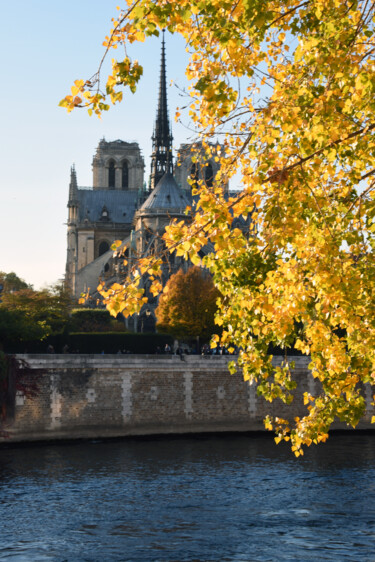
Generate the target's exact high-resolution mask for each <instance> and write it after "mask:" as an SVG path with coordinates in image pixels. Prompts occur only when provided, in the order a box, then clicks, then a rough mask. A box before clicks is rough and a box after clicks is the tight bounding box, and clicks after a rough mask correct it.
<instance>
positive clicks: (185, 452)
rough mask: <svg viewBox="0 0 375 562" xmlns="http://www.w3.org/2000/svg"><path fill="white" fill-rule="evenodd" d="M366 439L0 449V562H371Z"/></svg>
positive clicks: (373, 490) (372, 516) (370, 468)
mask: <svg viewBox="0 0 375 562" xmlns="http://www.w3.org/2000/svg"><path fill="white" fill-rule="evenodd" d="M374 461H375V435H374V434H371V435H364V434H354V433H351V434H348V435H347V434H345V435H333V436H331V438H330V439H329V442H328V443H327V444H326V445H321V446H319V447H315V449H310V450H309V451H307V453H306V455H305V457H303V458H300V459H295V458H294V457H293V456H292V454H291V453H290V451H289V449H288V448H287V447H286V446H280V445H278V446H276V445H275V444H274V442H273V441H272V439H270V438H269V437H259V436H250V435H242V436H239V435H232V436H229V435H226V436H212V437H199V438H198V437H196V438H192V437H186V438H164V439H157V438H149V439H139V440H136V439H131V440H124V441H117V442H98V443H76V444H71V445H48V446H46V445H44V446H41V445H34V446H27V447H11V446H8V447H7V448H1V449H0V560H19V561H27V562H29V561H41V562H43V561H49V560H56V561H63V560H68V561H74V560H87V561H103V562H105V561H110V560H141V561H148V560H174V561H183V560H191V561H210V560H220V561H221V560H223V561H225V560H246V561H258V560H260V561H267V560H272V561H287V560H301V561H318V560H333V561H335V562H341V561H346V560H351V561H355V562H358V561H363V560H365V561H369V562H374V561H375V462H374Z"/></svg>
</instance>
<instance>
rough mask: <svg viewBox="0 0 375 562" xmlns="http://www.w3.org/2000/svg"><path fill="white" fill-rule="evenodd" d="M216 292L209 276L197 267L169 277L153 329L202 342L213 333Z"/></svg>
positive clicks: (217, 296) (217, 293)
mask: <svg viewBox="0 0 375 562" xmlns="http://www.w3.org/2000/svg"><path fill="white" fill-rule="evenodd" d="M218 298H219V291H218V290H217V289H216V287H215V285H214V284H213V281H212V278H211V276H210V275H209V274H208V272H207V271H204V270H203V269H201V268H200V267H197V266H195V267H191V268H189V269H188V270H187V272H186V273H185V272H184V271H183V270H182V269H180V270H179V271H178V272H177V273H175V274H174V275H172V276H171V277H170V278H169V280H168V282H167V284H166V286H165V288H164V292H163V294H162V295H161V296H160V299H159V304H158V307H157V309H156V318H157V328H158V330H159V331H161V332H166V333H171V334H173V335H176V336H178V337H197V336H199V337H200V338H203V339H206V341H207V340H208V339H209V338H210V337H211V336H212V334H213V333H214V332H215V313H216V311H217V304H216V303H217V300H218Z"/></svg>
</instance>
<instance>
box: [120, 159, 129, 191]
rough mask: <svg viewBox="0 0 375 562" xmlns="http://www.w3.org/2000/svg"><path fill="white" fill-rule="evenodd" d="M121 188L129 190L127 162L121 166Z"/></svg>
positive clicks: (124, 161)
mask: <svg viewBox="0 0 375 562" xmlns="http://www.w3.org/2000/svg"><path fill="white" fill-rule="evenodd" d="M121 188H122V189H129V164H128V163H127V161H126V160H123V162H122V164H121Z"/></svg>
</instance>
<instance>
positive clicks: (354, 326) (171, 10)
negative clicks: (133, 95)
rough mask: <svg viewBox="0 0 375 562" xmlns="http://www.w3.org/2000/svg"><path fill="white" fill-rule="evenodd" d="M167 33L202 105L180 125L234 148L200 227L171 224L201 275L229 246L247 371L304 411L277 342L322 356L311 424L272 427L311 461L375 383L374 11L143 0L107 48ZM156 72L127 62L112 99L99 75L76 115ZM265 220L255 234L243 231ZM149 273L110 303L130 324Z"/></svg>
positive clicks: (236, 324)
mask: <svg viewBox="0 0 375 562" xmlns="http://www.w3.org/2000/svg"><path fill="white" fill-rule="evenodd" d="M164 28H165V29H167V30H168V31H169V32H171V33H178V34H180V35H181V36H183V37H184V38H185V40H186V46H187V49H188V51H189V52H190V62H189V65H188V67H187V69H186V76H187V79H188V80H189V82H190V91H189V94H190V103H187V106H188V107H187V108H186V109H185V110H179V111H178V112H177V115H176V118H177V119H181V120H185V122H186V123H187V124H188V125H189V126H192V127H195V129H196V132H197V137H199V138H200V139H201V140H202V141H203V146H205V147H206V149H207V153H208V154H209V151H210V148H209V144H208V143H207V141H210V140H211V139H215V138H216V135H220V138H221V139H222V144H223V146H224V149H223V150H222V153H221V154H218V155H216V157H217V158H219V159H220V164H221V171H220V173H219V175H218V176H217V178H216V181H215V184H214V186H213V187H208V186H206V185H205V184H204V182H200V185H197V186H196V187H195V193H196V195H197V197H198V201H199V202H198V204H197V206H196V208H195V209H194V212H195V216H194V221H193V222H192V223H191V224H190V225H188V226H187V225H183V224H177V225H172V226H170V227H169V228H168V231H167V233H166V236H165V242H166V244H167V246H168V248H169V250H170V251H176V253H178V254H179V255H183V256H185V257H189V258H190V259H191V260H193V261H194V263H196V264H199V261H200V259H199V255H198V252H199V251H200V249H201V248H202V247H203V246H205V245H207V243H208V242H209V243H211V244H212V245H213V247H214V252H212V254H211V255H208V256H207V257H206V258H204V260H203V265H204V266H205V267H206V268H208V269H209V271H210V272H211V273H212V275H213V278H214V282H215V285H216V286H217V288H218V289H219V290H220V293H221V294H222V304H221V307H220V311H219V314H218V319H219V322H220V323H221V324H222V327H223V337H222V340H223V343H224V344H225V345H228V344H230V343H235V344H236V345H237V346H238V347H239V348H240V350H241V351H240V355H239V359H238V366H239V367H240V368H241V369H242V370H243V373H244V377H245V378H246V379H249V380H250V381H255V382H257V383H258V392H260V393H261V394H262V395H263V396H264V397H265V398H266V399H267V400H273V399H274V398H278V399H281V400H283V401H287V402H289V401H290V400H291V399H292V394H293V388H294V386H295V384H294V381H293V375H292V369H291V367H292V364H291V362H290V359H289V358H288V356H287V354H286V355H285V361H284V364H283V365H282V366H281V367H280V368H278V369H276V370H275V369H274V367H273V366H272V358H271V357H269V356H268V355H267V349H268V346H269V344H270V343H271V342H273V343H274V344H277V345H279V346H281V347H284V348H285V349H286V350H287V348H288V346H289V345H290V343H291V342H294V345H295V347H296V348H297V349H299V350H300V351H301V352H302V353H304V354H307V355H310V356H311V363H310V369H311V372H312V374H313V376H314V377H315V378H316V379H317V380H318V381H319V383H320V388H321V390H320V391H319V392H316V393H315V394H314V395H312V394H311V393H309V392H308V391H306V393H305V403H306V416H305V417H303V418H301V419H297V420H279V419H273V420H271V419H268V420H267V422H266V423H267V427H269V428H274V429H276V432H277V440H280V439H287V440H289V439H290V440H291V443H292V448H293V450H294V451H295V453H296V454H297V455H298V454H300V452H301V447H302V446H303V445H304V444H305V445H309V444H310V443H312V442H314V443H317V442H319V441H321V440H325V439H326V437H327V433H328V430H329V428H330V426H331V424H332V422H333V421H334V420H335V419H339V420H341V421H343V422H346V423H347V424H348V425H353V426H355V425H356V424H357V423H358V421H359V419H360V417H361V416H362V415H363V413H364V411H365V401H364V398H363V396H362V393H361V385H362V383H372V384H374V382H375V314H374V312H375V304H374V294H375V287H374V284H375V265H374V244H375V243H374V234H375V225H374V216H375V137H374V131H375V120H374V115H375V95H374V93H375V92H374V90H375V65H374V52H375V37H374V3H373V2H371V1H364V0H363V1H361V0H305V1H301V0H270V1H268V2H265V1H264V0H251V1H250V0H236V1H233V0H230V1H229V0H211V1H210V2H207V1H206V0H189V1H188V0H179V1H178V2H173V3H172V2H169V1H168V2H167V1H165V0H152V1H151V0H137V1H135V2H133V3H132V2H131V1H130V0H128V2H126V5H125V6H124V9H123V10H119V13H118V16H117V17H116V18H115V19H114V21H113V28H112V30H111V32H110V33H109V34H108V37H107V38H106V40H105V48H106V49H107V50H108V51H109V50H111V49H112V48H115V47H117V46H118V45H124V46H125V48H126V46H127V45H128V44H129V43H133V42H135V41H144V40H145V39H146V38H147V36H149V35H158V34H159V32H160V30H161V29H164ZM125 68H126V71H124V69H125ZM99 70H100V69H99ZM141 70H142V69H141V68H140V65H139V63H138V62H137V61H131V60H130V59H129V58H128V57H127V58H126V59H125V60H123V61H122V66H119V64H118V63H116V62H114V63H113V73H112V74H111V76H109V78H108V81H107V85H106V89H105V91H102V90H101V87H100V82H98V80H97V78H98V74H97V75H95V76H94V77H93V79H90V80H88V81H84V80H82V81H79V82H76V83H75V85H74V86H73V90H72V95H71V96H67V97H66V98H65V99H64V100H63V102H62V105H63V106H65V107H67V109H68V110H71V109H73V108H74V107H75V106H77V105H78V106H82V105H86V107H87V108H88V109H89V110H90V111H92V110H94V111H95V112H97V113H100V112H101V111H102V110H103V109H107V108H108V107H109V103H110V102H112V103H116V102H117V101H119V100H120V98H121V96H122V87H123V86H130V89H133V90H134V88H135V86H136V83H137V81H138V79H139V78H140V76H141V74H142V72H141ZM99 74H100V72H99ZM236 173H238V174H240V177H241V191H239V193H238V194H237V195H236V196H233V197H231V198H229V200H228V199H226V198H225V196H224V194H223V189H222V186H223V185H224V184H225V183H226V182H227V181H228V180H229V179H230V178H231V177H233V175H234V174H236ZM250 213H252V226H251V228H250V230H249V232H247V233H244V232H242V231H240V230H238V229H236V228H233V227H232V224H233V221H234V220H236V218H237V217H247V216H248V215H249V214H250ZM154 259H155V258H150V261H149V263H148V264H147V263H146V262H143V265H142V268H143V269H142V272H141V274H144V272H145V271H146V272H147V270H148V268H152V267H154V261H153V260H154ZM157 275H158V271H157V269H156V277H157ZM139 277H140V272H139V271H138V270H137V268H135V269H134V271H133V273H132V275H131V276H130V277H129V278H128V279H124V280H123V283H122V284H121V286H119V287H120V288H118V289H116V290H114V291H113V292H112V294H111V293H109V292H108V291H107V293H106V295H107V296H106V298H107V303H108V306H109V308H111V306H112V302H117V304H118V302H119V301H121V300H125V301H127V302H130V303H133V304H132V307H133V308H132V307H130V308H129V307H128V308H127V312H128V313H131V312H132V310H136V309H137V306H139V305H137V304H135V303H136V302H138V301H139V298H142V291H140V289H139ZM119 295H120V296H119ZM116 299H117V300H116ZM318 386H319V385H318Z"/></svg>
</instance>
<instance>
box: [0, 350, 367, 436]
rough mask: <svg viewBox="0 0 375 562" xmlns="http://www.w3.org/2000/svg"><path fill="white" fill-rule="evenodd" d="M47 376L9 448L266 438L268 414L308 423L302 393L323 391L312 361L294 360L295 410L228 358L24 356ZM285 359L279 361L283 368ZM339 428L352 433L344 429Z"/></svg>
mask: <svg viewBox="0 0 375 562" xmlns="http://www.w3.org/2000/svg"><path fill="white" fill-rule="evenodd" d="M18 357H20V358H22V359H25V360H26V361H27V362H28V363H29V364H30V366H31V367H32V368H33V369H35V370H36V373H37V372H38V370H41V372H40V374H39V375H37V376H38V385H39V390H38V395H37V396H36V397H34V398H26V397H25V396H24V395H23V394H22V392H19V391H18V392H17V393H16V396H15V408H14V412H13V415H12V419H9V420H8V422H7V428H6V429H7V431H8V437H7V438H6V439H1V441H5V442H8V443H9V442H20V441H35V440H56V439H80V438H104V437H120V436H136V435H150V434H167V433H198V432H222V431H264V425H263V419H264V417H265V416H266V414H271V415H277V416H279V417H295V416H300V417H301V416H303V415H304V414H305V413H306V411H307V410H306V406H304V405H303V399H302V394H303V392H305V391H309V392H311V393H312V394H314V393H316V392H317V391H318V388H317V384H318V383H317V381H316V380H315V379H314V378H313V377H312V376H311V375H310V374H309V371H308V368H307V366H308V363H309V359H308V358H306V357H295V358H293V360H294V361H295V369H294V377H295V378H296V380H297V381H298V383H299V390H298V393H297V394H296V396H295V399H294V401H293V403H292V404H291V405H290V406H287V405H285V404H283V403H282V402H281V401H280V400H276V401H274V402H273V403H272V404H270V403H268V402H266V401H265V400H264V399H263V398H261V397H259V396H257V392H256V386H255V385H249V384H248V383H247V382H245V381H244V380H243V378H242V376H241V374H240V373H238V374H235V375H230V374H229V372H228V367H227V363H228V361H230V360H233V357H228V356H203V357H201V356H193V355H188V356H184V360H181V359H180V357H179V356H173V355H20V356H18ZM277 361H278V358H275V362H276V363H277ZM364 394H365V397H366V405H367V409H366V414H365V416H364V418H363V419H362V420H361V422H360V424H359V426H358V428H359V429H370V428H371V427H372V428H373V426H371V423H370V420H371V417H372V416H373V415H375V411H374V408H373V407H372V406H371V401H372V394H373V392H372V389H371V387H370V386H367V387H366V386H365V387H364ZM335 427H336V428H338V429H345V428H347V426H345V425H344V424H336V425H335Z"/></svg>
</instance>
